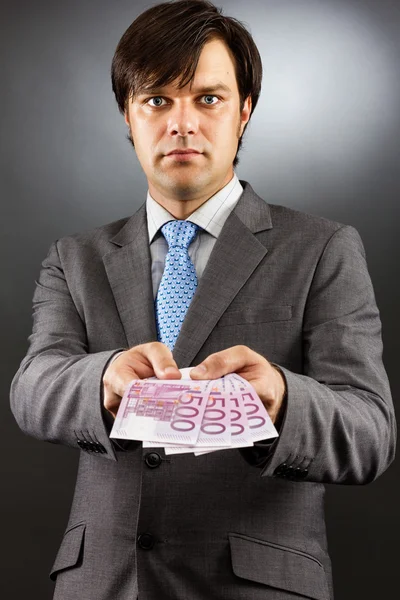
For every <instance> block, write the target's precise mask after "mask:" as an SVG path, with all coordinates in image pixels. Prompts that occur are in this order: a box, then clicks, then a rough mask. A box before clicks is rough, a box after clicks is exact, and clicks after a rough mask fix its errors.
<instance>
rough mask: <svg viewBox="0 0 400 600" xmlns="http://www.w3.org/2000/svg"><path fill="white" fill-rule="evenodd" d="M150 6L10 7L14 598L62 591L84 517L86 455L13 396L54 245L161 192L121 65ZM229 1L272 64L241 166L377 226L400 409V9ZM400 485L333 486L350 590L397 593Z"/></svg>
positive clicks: (330, 505)
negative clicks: (61, 548)
mask: <svg viewBox="0 0 400 600" xmlns="http://www.w3.org/2000/svg"><path fill="white" fill-rule="evenodd" d="M150 4H151V3H150V2H147V1H145V0H141V1H139V0H130V1H128V0H113V1H107V0H79V1H78V0H69V1H68V2H60V1H54V0H52V1H51V0H35V2H30V1H29V0H12V1H11V0H3V1H2V25H1V28H2V32H1V37H0V44H1V46H2V52H1V58H2V73H1V80H0V81H1V88H2V93H1V95H0V103H1V110H0V116H1V137H0V144H1V174H2V176H1V211H2V213H1V215H2V218H1V219H0V228H1V235H0V240H1V244H2V250H1V253H0V260H1V267H2V270H1V283H2V285H1V292H0V293H1V318H2V331H3V334H4V335H3V351H2V360H1V362H0V368H1V378H0V382H1V394H2V396H1V397H2V403H1V408H2V416H1V419H0V427H1V432H0V434H1V435H0V439H1V444H2V454H1V455H2V457H3V460H2V493H1V495H0V502H1V505H2V509H1V514H2V517H3V518H2V535H1V537H2V544H1V552H2V554H3V556H2V559H1V568H2V574H1V577H0V582H1V583H0V585H1V586H2V587H3V588H4V591H3V593H2V594H1V597H2V598H7V599H8V598H15V599H17V600H18V599H22V598H26V597H29V598H30V599H31V600H46V599H50V598H51V595H52V589H53V583H52V582H50V580H49V579H48V572H49V570H50V567H51V565H52V562H53V560H54V557H55V554H56V552H57V549H58V545H59V543H60V541H61V537H62V534H63V531H64V528H65V526H66V523H67V518H68V514H69V508H70V503H71V500H72V494H73V489H74V483H75V473H76V467H77V461H78V452H77V451H76V450H73V449H71V448H66V447H62V446H58V445H53V444H48V443H43V442H41V441H38V440H35V439H33V438H29V437H27V436H24V435H23V434H22V432H21V431H20V430H19V429H18V427H17V425H16V423H15V421H14V419H13V416H12V414H11V412H10V409H9V400H8V392H9V386H10V382H11V379H12V376H13V375H14V373H15V371H16V370H17V368H18V365H19V362H20V361H21V359H22V358H23V356H24V354H25V352H26V349H27V337H28V335H29V334H30V331H31V299H32V294H33V290H34V280H35V278H36V277H37V274H38V272H39V268H40V263H41V261H42V260H43V259H44V257H45V256H46V254H47V250H48V248H49V245H50V243H51V242H52V241H53V240H55V239H57V238H58V237H60V236H62V235H66V234H70V233H74V232H78V231H82V230H84V229H89V228H92V227H95V226H98V225H101V224H104V223H107V222H109V221H112V220H115V219H118V218H121V217H123V216H127V215H130V214H132V213H133V212H134V211H135V210H136V208H137V207H138V206H139V205H140V204H141V203H142V202H143V201H144V199H145V193H146V189H147V188H146V180H145V177H144V175H143V173H142V172H141V171H140V167H139V164H138V162H137V160H136V157H135V154H134V151H133V149H132V148H131V147H130V146H129V143H128V142H127V140H126V138H125V135H126V129H125V125H124V123H123V119H122V117H121V116H120V115H119V113H118V111H117V107H116V104H115V101H114V98H113V96H112V92H111V86H110V78H109V70H110V63H111V58H112V55H113V52H114V50H115V47H116V44H117V42H118V40H119V38H120V36H121V35H122V33H123V32H124V31H125V29H126V28H127V27H128V25H129V24H130V23H131V22H132V20H133V19H134V18H135V17H136V16H137V15H138V14H139V13H140V12H141V11H142V10H144V9H145V8H148V7H149V6H150ZM217 4H218V5H219V6H223V7H224V9H225V11H226V13H227V14H230V15H231V16H235V17H236V18H239V19H241V20H242V21H244V22H245V23H247V24H248V26H249V27H250V30H251V32H252V33H253V36H254V38H255V41H256V43H257V44H258V46H259V49H260V52H261V54H262V58H263V64H264V83H263V92H262V96H261V99H260V103H259V106H258V107H257V109H256V111H255V113H254V115H253V118H252V121H251V124H250V126H249V128H248V131H247V133H246V142H245V144H244V149H243V152H242V155H241V161H240V164H239V166H238V168H237V173H238V175H239V177H240V178H242V179H247V180H248V181H250V182H251V184H252V185H253V187H254V188H255V190H256V191H257V192H258V193H259V194H260V195H261V196H262V197H263V198H264V199H265V200H267V201H269V202H274V203H280V204H285V205H287V206H290V207H294V208H297V209H300V210H304V211H307V212H312V213H316V214H318V215H323V216H325V217H328V218H332V219H335V220H338V221H341V222H343V223H346V224H351V225H353V226H355V227H356V228H357V229H358V230H359V232H360V234H361V236H362V238H363V241H364V244H365V248H366V252H367V259H368V264H369V268H370V273H371V277H372V280H373V283H374V287H375V293H376V297H377V302H378V306H379V308H380V311H381V318H382V322H383V337H384V344H385V353H384V360H385V364H386V367H387V370H388V373H389V378H390V381H391V385H392V391H393V396H394V399H395V402H396V401H397V397H398V394H399V386H400V378H399V368H398V365H397V359H398V356H399V351H398V350H399V342H398V340H399V326H398V307H399V305H400V302H399V301H400V294H399V289H400V284H399V278H398V267H397V264H398V259H399V219H400V208H399V192H400V160H399V154H400V142H399V135H400V122H399V121H400V119H399V114H400V110H399V109H400V83H399V69H398V65H399V60H400V35H399V33H400V8H399V3H398V1H397V0H362V1H361V0H360V1H357V0H343V1H338V0H326V1H317V0H293V1H289V0H270V1H268V0H263V1H261V0H260V1H257V0H247V1H246V2H243V0H237V1H227V0H223V1H222V0H220V1H219V2H217ZM397 477H398V464H396V463H394V464H393V465H392V466H391V467H390V469H389V470H388V471H387V472H386V473H385V474H384V475H383V476H382V477H381V478H380V479H379V480H378V481H376V482H374V483H373V484H370V485H368V486H365V487H352V486H333V485H330V486H327V506H326V508H327V527H328V536H329V545H330V552H331V556H332V560H333V569H334V580H335V588H336V598H337V600H354V599H358V598H362V599H363V600H375V598H376V597H377V596H379V597H380V598H391V597H392V596H393V592H392V591H391V590H392V588H394V586H395V584H396V587H397V577H398V560H397V557H398V550H397V549H398V542H397V538H398V537H399V533H400V528H399V510H398V507H399V505H400V502H399V500H400V498H399V489H400V486H399V483H398V480H397ZM116 509H117V507H116ZM394 589H396V588H394ZM110 600H111V599H110Z"/></svg>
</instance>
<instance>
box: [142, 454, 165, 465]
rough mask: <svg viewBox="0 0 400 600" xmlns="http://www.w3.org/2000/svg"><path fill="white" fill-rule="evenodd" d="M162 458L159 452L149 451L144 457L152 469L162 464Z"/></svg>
mask: <svg viewBox="0 0 400 600" xmlns="http://www.w3.org/2000/svg"><path fill="white" fill-rule="evenodd" d="M161 461H162V458H161V456H160V455H159V454H158V453H157V452H149V453H148V454H146V456H145V457H144V462H145V463H146V465H147V466H148V467H150V469H155V468H156V467H159V466H160V465H161Z"/></svg>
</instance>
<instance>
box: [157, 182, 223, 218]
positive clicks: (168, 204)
mask: <svg viewBox="0 0 400 600" xmlns="http://www.w3.org/2000/svg"><path fill="white" fill-rule="evenodd" d="M233 176H234V173H233V171H232V172H231V173H230V174H229V176H227V177H226V178H225V180H224V181H223V182H222V183H221V184H220V185H219V186H217V187H216V188H215V189H210V190H209V191H205V193H203V194H201V195H200V196H199V197H193V198H188V199H180V198H173V197H168V196H166V195H165V194H163V193H162V192H160V190H158V189H157V188H155V187H154V186H153V185H152V184H151V183H150V182H148V184H149V192H150V195H151V197H152V198H153V199H154V200H155V201H156V202H157V203H158V204H160V205H161V206H162V207H164V208H165V209H166V210H167V211H168V212H169V213H170V214H171V215H172V216H173V217H174V218H175V219H179V220H184V219H187V218H188V217H189V216H190V215H191V214H192V213H194V211H195V210H197V209H198V208H199V207H200V206H201V205H202V204H204V203H205V202H207V200H209V199H210V198H212V196H214V195H215V194H217V193H218V192H219V191H220V190H222V188H224V187H225V186H226V185H227V184H228V183H229V182H230V181H231V180H232V177H233Z"/></svg>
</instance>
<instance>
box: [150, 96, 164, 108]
mask: <svg viewBox="0 0 400 600" xmlns="http://www.w3.org/2000/svg"><path fill="white" fill-rule="evenodd" d="M163 100H164V98H162V97H161V96H154V98H150V99H149V100H148V104H150V106H163V105H162V102H163ZM151 102H154V104H151Z"/></svg>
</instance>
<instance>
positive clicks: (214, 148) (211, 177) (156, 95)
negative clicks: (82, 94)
mask: <svg viewBox="0 0 400 600" xmlns="http://www.w3.org/2000/svg"><path fill="white" fill-rule="evenodd" d="M250 112H251V98H250V96H249V97H248V98H247V99H246V101H245V104H244V107H243V110H242V111H241V112H240V98H239V90H238V86H237V81H236V74H235V67H234V63H233V58H231V55H230V51H229V49H228V48H227V46H226V45H225V44H224V43H223V42H222V41H220V40H217V39H216V40H211V41H210V42H208V43H207V44H205V46H204V48H203V50H202V52H201V54H200V59H199V62H198V65H197V69H196V72H195V76H194V78H193V80H192V81H191V82H190V83H189V84H187V85H186V86H185V87H184V88H182V89H178V88H177V87H176V85H175V82H173V83H172V84H170V85H168V86H165V87H164V88H162V89H157V90H150V91H146V92H145V93H144V92H142V91H140V90H139V93H138V94H137V95H136V96H135V97H134V98H133V99H131V100H130V102H129V107H128V111H127V112H126V113H125V121H126V123H127V124H128V125H129V127H130V132H131V136H132V139H133V142H134V145H135V149H136V154H137V157H138V159H139V162H140V164H141V166H142V168H143V170H144V172H145V174H146V177H147V180H148V183H149V190H150V193H151V194H152V195H153V196H155V197H156V198H157V195H160V194H161V195H162V196H163V197H165V198H170V199H176V200H191V199H196V198H200V197H202V196H204V195H205V196H208V197H210V196H211V195H213V194H214V193H216V191H218V190H219V189H221V188H222V187H223V186H224V185H225V184H226V183H228V182H229V181H230V179H231V178H232V176H233V167H232V163H233V160H234V158H235V155H236V151H237V145H238V140H239V138H240V136H241V135H242V132H243V129H244V126H245V125H246V123H247V121H248V120H249V117H250ZM187 149H193V150H196V151H197V153H192V154H186V155H185V154H170V153H171V152H173V151H177V150H181V151H182V150H187ZM157 192H158V194H157Z"/></svg>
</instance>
